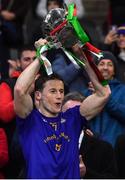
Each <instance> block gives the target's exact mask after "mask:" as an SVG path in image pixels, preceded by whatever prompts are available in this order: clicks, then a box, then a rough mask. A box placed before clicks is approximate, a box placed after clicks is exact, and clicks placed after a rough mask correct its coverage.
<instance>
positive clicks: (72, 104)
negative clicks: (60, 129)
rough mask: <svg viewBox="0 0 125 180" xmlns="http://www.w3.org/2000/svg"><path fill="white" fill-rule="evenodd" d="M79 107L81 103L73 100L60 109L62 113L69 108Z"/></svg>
mask: <svg viewBox="0 0 125 180" xmlns="http://www.w3.org/2000/svg"><path fill="white" fill-rule="evenodd" d="M78 105H81V102H79V101H75V100H68V101H67V102H66V103H65V104H64V105H63V107H62V111H63V112H64V111H66V110H67V109H69V108H73V107H75V106H78Z"/></svg>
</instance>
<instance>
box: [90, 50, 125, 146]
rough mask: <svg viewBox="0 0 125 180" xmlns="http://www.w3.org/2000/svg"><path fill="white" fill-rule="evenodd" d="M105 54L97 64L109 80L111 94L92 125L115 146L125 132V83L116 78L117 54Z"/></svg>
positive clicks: (92, 127) (91, 122)
mask: <svg viewBox="0 0 125 180" xmlns="http://www.w3.org/2000/svg"><path fill="white" fill-rule="evenodd" d="M103 56H104V57H102V58H101V59H100V60H98V61H97V64H98V65H97V66H98V69H99V70H100V72H101V73H102V75H103V76H104V79H105V80H107V81H108V82H109V86H110V88H111V96H110V98H109V100H108V102H107V103H106V105H105V107H104V108H103V110H102V111H101V112H100V113H99V114H98V115H97V116H96V117H95V118H94V119H92V120H91V121H90V127H91V129H92V131H93V132H95V133H97V134H99V136H100V138H101V139H103V140H105V141H107V142H109V143H111V144H112V145H113V146H114V144H115V142H116V139H117V137H118V136H119V135H120V134H122V133H124V132H125V96H124V92H125V85H124V84H122V83H121V82H119V81H118V80H117V79H116V78H115V76H116V73H117V61H116V58H115V56H114V55H113V54H112V53H110V52H105V51H104V52H103ZM91 93H92V92H91V90H88V95H89V94H91Z"/></svg>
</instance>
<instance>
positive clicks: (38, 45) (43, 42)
mask: <svg viewBox="0 0 125 180" xmlns="http://www.w3.org/2000/svg"><path fill="white" fill-rule="evenodd" d="M47 43H48V41H47V40H46V39H42V38H40V39H39V40H38V41H35V43H34V46H35V48H39V47H40V46H44V45H45V44H47Z"/></svg>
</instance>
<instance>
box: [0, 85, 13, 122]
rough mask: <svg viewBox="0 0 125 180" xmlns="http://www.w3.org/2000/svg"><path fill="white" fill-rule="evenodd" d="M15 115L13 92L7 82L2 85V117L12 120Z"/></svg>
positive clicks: (0, 91) (0, 110) (0, 88)
mask: <svg viewBox="0 0 125 180" xmlns="http://www.w3.org/2000/svg"><path fill="white" fill-rule="evenodd" d="M14 117H15V112H14V102H13V97H12V92H11V89H10V87H9V86H8V84H7V83H4V82H3V83H2V84H1V85H0V119H1V120H2V121H3V122H6V123H7V122H10V121H12V120H13V118H14Z"/></svg>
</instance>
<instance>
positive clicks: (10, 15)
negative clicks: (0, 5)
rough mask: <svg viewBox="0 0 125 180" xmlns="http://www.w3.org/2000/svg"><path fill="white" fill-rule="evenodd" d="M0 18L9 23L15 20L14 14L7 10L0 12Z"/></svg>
mask: <svg viewBox="0 0 125 180" xmlns="http://www.w3.org/2000/svg"><path fill="white" fill-rule="evenodd" d="M1 16H2V17H3V18H4V19H5V20H7V21H11V20H14V19H15V14H14V13H13V12H9V11H7V10H3V11H1Z"/></svg>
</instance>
